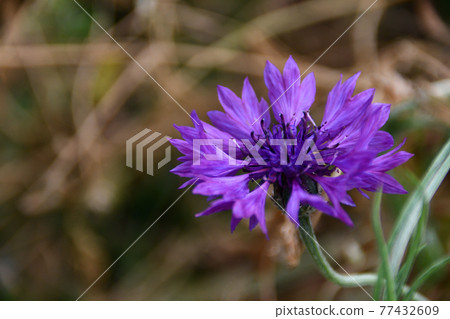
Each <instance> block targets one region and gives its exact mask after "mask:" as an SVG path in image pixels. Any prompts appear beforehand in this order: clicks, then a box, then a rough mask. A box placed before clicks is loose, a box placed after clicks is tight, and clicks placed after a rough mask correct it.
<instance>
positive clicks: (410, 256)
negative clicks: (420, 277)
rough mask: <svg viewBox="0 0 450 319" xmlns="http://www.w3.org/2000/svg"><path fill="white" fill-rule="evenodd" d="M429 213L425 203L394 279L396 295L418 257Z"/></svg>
mask: <svg viewBox="0 0 450 319" xmlns="http://www.w3.org/2000/svg"><path fill="white" fill-rule="evenodd" d="M429 212H430V207H429V205H428V204H427V203H425V204H424V205H423V209H422V214H421V216H420V220H419V223H418V224H417V227H416V229H415V231H414V234H413V235H412V238H411V242H410V244H409V248H408V253H407V255H406V259H405V262H404V263H403V266H402V267H401V268H400V271H399V273H398V275H397V276H396V278H395V281H396V289H397V290H396V291H397V295H400V294H401V292H402V289H403V285H405V283H406V280H408V276H409V274H410V273H411V269H412V268H413V266H414V262H415V260H416V258H417V256H418V255H419V252H420V251H421V242H422V238H423V233H424V230H425V229H426V225H427V221H428V215H429Z"/></svg>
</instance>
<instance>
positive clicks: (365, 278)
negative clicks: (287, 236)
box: [299, 214, 426, 300]
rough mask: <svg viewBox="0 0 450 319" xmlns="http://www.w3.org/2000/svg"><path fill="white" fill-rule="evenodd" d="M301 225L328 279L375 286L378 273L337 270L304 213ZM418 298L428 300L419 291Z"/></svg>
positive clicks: (301, 230)
mask: <svg viewBox="0 0 450 319" xmlns="http://www.w3.org/2000/svg"><path fill="white" fill-rule="evenodd" d="M299 222H300V227H299V233H300V237H301V238H302V241H303V243H304V244H305V246H306V248H307V249H308V251H309V253H310V254H311V257H312V258H313V260H314V262H315V263H316V265H317V266H318V267H319V270H320V272H321V273H322V274H323V275H324V276H325V278H327V279H328V280H330V281H332V282H334V283H335V284H337V285H339V286H341V287H363V286H374V285H375V284H376V282H377V274H374V273H362V274H351V275H349V274H346V275H343V274H340V273H338V272H336V271H335V270H334V269H333V267H331V265H330V264H329V263H328V261H327V259H326V258H325V256H324V254H323V253H322V248H321V247H320V245H319V243H318V242H317V239H316V235H315V233H314V229H313V227H312V224H311V220H310V218H309V216H308V215H302V214H301V216H300V217H299ZM403 290H404V291H409V287H407V286H405V287H404V288H403ZM414 299H416V300H426V298H425V297H424V296H422V295H420V294H419V293H416V294H415V296H414Z"/></svg>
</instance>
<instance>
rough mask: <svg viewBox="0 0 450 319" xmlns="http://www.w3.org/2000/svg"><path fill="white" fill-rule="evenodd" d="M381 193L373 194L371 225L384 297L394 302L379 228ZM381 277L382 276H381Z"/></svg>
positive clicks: (389, 271)
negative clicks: (378, 258)
mask: <svg viewBox="0 0 450 319" xmlns="http://www.w3.org/2000/svg"><path fill="white" fill-rule="evenodd" d="M380 206H381V191H379V192H377V193H376V194H375V198H374V201H373V206H372V225H373V230H374V232H375V239H376V241H377V246H378V250H379V253H380V257H381V267H382V269H383V272H382V273H383V274H384V275H385V276H384V277H385V279H386V290H387V291H386V296H387V299H388V300H389V301H395V300H396V299H397V297H396V294H395V282H394V276H393V275H392V270H391V266H390V263H389V251H388V248H387V245H386V241H385V240H384V235H383V229H382V227H381V215H380ZM382 277H383V276H382ZM382 277H380V278H378V281H380V280H383V278H382Z"/></svg>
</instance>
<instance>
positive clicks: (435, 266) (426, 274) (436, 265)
mask: <svg viewBox="0 0 450 319" xmlns="http://www.w3.org/2000/svg"><path fill="white" fill-rule="evenodd" d="M449 262H450V257H445V258H442V259H440V260H438V261H437V262H435V263H434V264H432V265H431V266H430V267H429V268H427V269H426V270H425V271H424V272H422V273H421V274H420V276H419V277H418V278H417V279H416V281H414V283H413V284H412V285H411V288H410V289H409V292H408V293H407V294H406V296H405V300H411V299H412V297H413V296H414V293H415V292H416V291H417V290H418V289H419V288H420V287H421V286H422V285H423V284H424V283H425V282H426V281H427V280H428V278H430V277H431V276H432V275H433V274H434V273H436V272H437V271H439V270H440V269H441V268H443V267H444V266H445V265H447V264H448V263H449Z"/></svg>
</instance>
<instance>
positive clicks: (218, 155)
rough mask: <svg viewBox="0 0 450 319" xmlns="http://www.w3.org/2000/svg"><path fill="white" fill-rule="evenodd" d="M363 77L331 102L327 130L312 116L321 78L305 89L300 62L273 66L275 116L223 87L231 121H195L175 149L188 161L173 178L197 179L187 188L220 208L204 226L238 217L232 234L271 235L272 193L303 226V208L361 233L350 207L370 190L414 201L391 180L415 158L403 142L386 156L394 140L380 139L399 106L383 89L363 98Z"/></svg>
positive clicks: (249, 91)
mask: <svg viewBox="0 0 450 319" xmlns="http://www.w3.org/2000/svg"><path fill="white" fill-rule="evenodd" d="M358 76H359V73H358V74H355V75H353V76H352V77H351V78H349V79H348V80H346V81H345V82H343V81H342V77H341V80H340V81H339V82H338V83H337V84H336V86H335V87H334V88H333V89H332V90H331V92H330V93H329V95H328V100H327V102H326V105H325V113H324V116H323V120H322V123H321V124H320V125H316V123H315V122H314V120H313V119H312V118H311V116H310V114H309V109H310V107H311V105H312V103H313V102H314V97H315V92H316V88H315V79H314V74H313V73H310V74H309V75H307V76H306V77H305V78H304V79H303V80H302V81H300V71H299V69H298V67H297V65H296V63H295V61H294V59H293V58H292V57H290V58H289V59H288V61H287V62H286V65H285V67H284V70H283V73H281V72H280V71H279V70H278V69H277V68H276V67H275V66H274V65H273V64H271V63H270V62H267V65H266V68H265V71H264V80H265V83H266V86H267V88H268V91H269V92H268V93H269V94H268V95H269V99H270V104H271V106H272V107H269V105H268V103H267V102H266V101H265V100H264V99H260V100H258V98H257V96H256V94H255V91H254V90H253V88H252V86H251V85H250V82H249V81H248V79H245V80H244V86H243V89H242V96H241V97H238V96H237V95H236V94H234V93H233V92H232V91H231V90H229V89H227V88H225V87H222V86H218V96H219V101H220V103H221V104H222V106H223V109H224V111H225V112H220V111H210V112H208V116H209V118H210V120H211V123H212V124H213V125H210V124H208V123H206V122H203V121H201V120H200V119H199V118H198V116H197V114H196V113H195V111H194V112H192V114H191V116H192V119H193V122H194V127H178V126H175V127H176V128H177V129H178V130H179V131H180V133H181V136H182V138H183V139H181V140H178V139H174V140H172V141H171V142H172V144H173V145H174V146H175V147H176V148H177V149H178V150H179V151H180V152H181V153H183V155H184V156H182V157H180V158H179V160H180V161H181V162H182V163H181V164H180V165H179V166H177V167H176V168H174V169H173V170H172V172H173V173H175V174H178V175H179V176H182V177H188V178H190V179H189V181H188V182H186V183H185V184H183V185H182V187H185V186H187V185H191V184H192V183H196V185H195V187H194V189H193V193H195V194H200V195H204V196H208V199H209V201H210V205H209V207H208V208H207V209H206V210H204V211H203V212H201V213H199V214H197V215H196V216H205V215H209V214H213V213H217V212H221V211H225V210H231V211H232V217H231V230H232V231H233V230H234V229H235V227H236V226H237V224H238V223H239V222H240V221H241V220H242V219H244V218H248V219H249V222H250V229H253V228H254V227H255V226H256V225H258V224H259V225H260V228H261V229H262V231H263V232H264V233H265V234H266V235H267V228H266V223H265V210H264V206H265V201H266V198H267V195H268V193H269V191H270V190H269V187H270V186H271V185H273V192H274V197H275V199H276V200H277V202H280V204H281V205H282V206H283V208H284V209H285V210H286V212H287V215H288V217H289V218H291V219H292V220H293V222H294V223H297V220H298V214H299V211H301V209H300V208H303V210H304V209H305V208H315V209H317V210H320V211H322V212H324V213H325V214H328V215H330V216H333V217H336V218H338V219H340V220H342V221H343V222H345V223H346V224H348V225H352V221H351V219H350V217H349V216H348V215H347V213H346V212H345V211H344V209H343V208H342V206H341V205H342V204H344V205H350V206H354V203H353V201H352V198H351V197H350V195H349V194H348V191H349V190H351V189H358V190H359V191H360V192H361V193H362V194H363V195H364V196H366V197H367V195H366V194H365V193H364V192H363V190H366V191H371V192H374V191H377V190H378V189H379V188H382V189H383V192H385V193H396V194H404V193H406V191H405V190H404V188H403V187H402V186H401V185H400V184H399V183H398V182H397V181H396V180H395V179H394V178H392V177H391V176H390V175H388V174H387V173H386V172H387V171H389V170H391V169H393V168H394V167H397V166H399V165H401V164H403V163H404V162H406V161H407V160H408V159H409V158H410V157H411V156H412V154H410V153H407V152H404V151H399V148H400V147H401V146H402V145H403V144H404V142H403V143H401V144H400V145H399V146H397V147H396V148H394V149H393V150H391V151H389V152H386V153H384V154H382V155H380V153H383V152H385V151H387V150H389V149H391V148H392V147H393V145H394V140H393V138H392V136H391V135H390V134H389V133H387V132H384V131H380V128H381V127H382V126H383V125H384V124H385V122H386V121H387V119H388V117H389V112H390V105H389V104H382V103H373V101H372V100H373V95H374V89H369V90H366V91H363V92H361V93H358V94H356V95H353V91H354V89H355V85H356V80H357V78H358ZM271 111H272V112H273V116H274V120H275V121H274V122H273V123H271V122H272V121H271V116H270V113H271ZM323 192H324V193H326V195H327V197H328V201H327V200H326V199H325V198H324V196H323V194H322V193H323Z"/></svg>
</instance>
